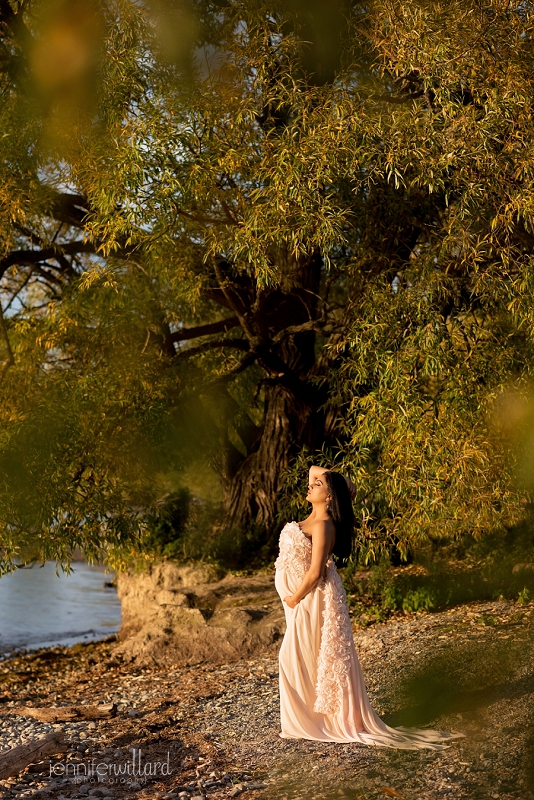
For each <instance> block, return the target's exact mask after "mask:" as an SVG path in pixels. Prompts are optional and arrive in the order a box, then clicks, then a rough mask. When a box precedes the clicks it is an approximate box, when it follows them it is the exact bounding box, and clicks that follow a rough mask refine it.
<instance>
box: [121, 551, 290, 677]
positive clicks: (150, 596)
mask: <svg viewBox="0 0 534 800" xmlns="http://www.w3.org/2000/svg"><path fill="white" fill-rule="evenodd" d="M117 589H118V593H119V597H120V599H121V603H122V618H123V624H122V627H121V630H120V636H119V638H120V645H119V648H118V650H117V653H118V654H119V653H120V655H121V657H122V658H123V659H124V660H125V661H135V663H136V664H138V665H154V666H172V665H186V664H194V663H198V662H201V661H202V662H206V661H211V662H213V663H225V662H230V661H237V660H239V659H240V658H250V657H252V656H253V655H254V656H258V655H259V654H260V653H261V654H264V655H276V653H277V652H278V646H279V643H280V639H281V637H282V635H283V633H284V631H285V619H284V612H283V609H282V606H281V603H280V599H279V597H278V594H277V593H276V590H275V588H274V576H273V574H272V570H271V571H270V572H269V573H266V574H262V573H261V572H256V573H254V574H250V575H246V574H241V575H234V574H232V573H229V572H225V571H224V570H222V569H219V568H217V567H213V566H211V565H195V566H179V565H178V564H175V563H173V562H172V561H169V562H164V563H159V564H157V565H155V566H153V567H151V568H149V569H148V570H147V571H146V572H142V573H139V574H136V573H134V572H130V573H123V574H120V575H119V576H118V578H117Z"/></svg>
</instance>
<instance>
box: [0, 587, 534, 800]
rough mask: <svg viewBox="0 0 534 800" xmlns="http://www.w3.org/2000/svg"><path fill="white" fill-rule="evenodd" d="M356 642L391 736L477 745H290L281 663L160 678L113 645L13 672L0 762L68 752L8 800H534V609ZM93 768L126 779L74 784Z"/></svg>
mask: <svg viewBox="0 0 534 800" xmlns="http://www.w3.org/2000/svg"><path fill="white" fill-rule="evenodd" d="M355 638H356V645H357V649H358V653H359V655H360V660H361V663H362V667H363V670H364V673H365V676H366V681H367V686H368V689H369V693H370V695H371V699H372V702H373V705H374V707H375V709H376V710H377V711H378V712H379V713H380V714H381V715H382V716H383V717H384V718H385V720H386V721H387V722H388V723H389V724H393V725H397V724H399V725H400V724H402V725H413V726H419V727H424V726H429V727H432V728H439V729H443V730H455V731H462V732H464V733H465V738H464V739H459V740H458V741H456V742H455V743H454V744H453V745H452V746H451V747H450V748H449V749H447V750H444V751H440V752H435V751H428V750H427V751H405V750H403V751H395V750H391V749H388V748H369V747H364V746H361V745H358V744H356V743H350V744H337V743H322V742H309V741H302V740H287V739H280V738H279V736H278V733H279V717H278V713H279V707H278V663H277V658H276V657H273V656H272V655H270V656H261V657H258V658H255V659H248V660H246V661H239V662H237V663H231V664H225V665H223V666H220V665H219V666H214V665H212V664H210V665H200V666H198V665H197V666H183V667H179V668H173V669H166V670H164V671H163V670H161V669H158V668H157V667H143V668H141V667H136V666H135V664H132V663H128V664H127V663H125V662H123V661H122V660H121V659H120V657H119V655H118V650H117V644H116V643H115V642H114V641H107V642H104V643H98V644H94V643H93V644H87V645H77V646H75V647H73V648H69V649H64V648H52V649H50V650H43V651H40V652H37V653H33V654H26V655H22V656H17V657H15V658H11V659H8V660H5V661H4V662H1V663H0V750H4V749H7V748H9V747H12V746H14V745H16V744H20V743H23V742H25V741H29V740H31V739H33V738H37V737H38V736H40V735H43V734H44V733H45V732H47V731H48V730H52V729H54V728H56V729H59V730H62V731H64V732H65V734H66V739H67V741H68V742H69V750H68V752H67V753H65V754H64V755H60V756H58V757H57V758H56V757H55V758H53V759H52V760H51V762H50V763H46V764H41V765H35V766H33V767H31V768H30V769H29V770H27V771H26V772H25V773H22V774H21V775H19V776H18V777H17V778H13V779H9V780H7V781H3V782H0V796H1V797H5V798H29V797H36V798H43V799H44V798H58V799H59V800H63V798H76V797H79V798H81V797H85V798H87V797H91V796H97V797H98V796H100V797H104V796H108V797H115V798H138V800H144V799H145V798H158V797H161V798H164V797H181V798H184V799H185V798H188V800H189V798H208V800H209V798H214V799H215V798H227V797H235V796H237V795H240V794H242V793H243V794H244V796H245V797H247V796H249V797H252V796H257V797H258V798H262V800H275V799H276V800H284V799H285V798H287V800H297V798H302V800H303V799H304V798H306V800H326V799H327V798H339V797H346V798H369V800H370V799H371V798H384V797H397V798H406V800H430V799H431V798H432V799H433V800H437V798H480V800H487V799H488V798H499V800H507V799H508V798H518V799H520V800H531V799H532V798H534V703H533V693H534V675H533V673H534V661H533V658H532V656H533V649H534V604H532V603H531V604H530V605H526V606H518V605H517V604H514V603H511V602H507V601H501V602H495V603H491V604H489V603H477V604H470V605H468V606H462V607H459V608H455V609H452V610H448V611H445V612H441V613H435V614H429V613H420V614H413V615H409V616H405V617H402V618H399V619H395V620H393V621H390V622H388V623H384V624H375V625H373V626H371V627H369V628H366V629H364V630H359V629H357V628H355ZM110 701H114V702H116V703H117V705H118V714H117V716H116V717H115V718H114V719H111V720H102V721H97V722H89V723H87V722H85V723H84V722H78V723H71V724H62V725H57V726H49V725H45V724H42V723H39V722H36V721H34V720H32V719H30V718H27V717H23V716H19V715H17V708H19V707H21V706H22V705H35V706H51V705H71V704H77V705H79V704H82V703H91V704H94V703H106V702H110ZM132 750H133V751H135V774H133V772H132V765H133V761H132V759H133V757H134V756H133V754H132ZM139 752H141V759H140V761H139ZM139 763H140V764H141V769H139ZM91 764H93V770H94V769H95V767H96V765H97V764H106V765H107V766H106V767H105V769H107V770H108V772H111V773H112V775H113V777H112V778H109V777H108V779H107V780H106V781H105V782H96V781H95V780H93V781H77V780H76V779H75V778H74V777H73V772H74V771H75V770H76V769H77V770H78V774H79V775H80V774H83V773H84V772H87V771H90V770H91ZM156 764H159V767H158V766H156ZM76 765H78V766H77V767H76ZM146 765H148V767H146ZM162 765H163V766H162ZM145 767H146V769H147V771H152V772H154V771H156V772H157V774H156V775H153V776H150V775H145V774H144V771H145ZM128 768H129V769H130V772H129V773H128V772H127V770H128ZM121 770H123V772H122V774H121ZM65 771H67V775H65ZM115 772H119V775H117V776H115V774H114V773H115ZM139 772H141V774H139ZM165 772H168V773H169V774H162V773H165Z"/></svg>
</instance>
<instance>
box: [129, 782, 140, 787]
mask: <svg viewBox="0 0 534 800" xmlns="http://www.w3.org/2000/svg"><path fill="white" fill-rule="evenodd" d="M140 788H141V784H140V783H137V781H132V782H131V783H129V784H128V789H140Z"/></svg>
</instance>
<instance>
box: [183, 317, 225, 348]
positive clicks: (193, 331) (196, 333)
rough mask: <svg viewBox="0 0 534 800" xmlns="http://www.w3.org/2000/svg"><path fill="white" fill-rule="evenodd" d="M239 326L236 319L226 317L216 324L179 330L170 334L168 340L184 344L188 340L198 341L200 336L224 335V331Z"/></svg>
mask: <svg viewBox="0 0 534 800" xmlns="http://www.w3.org/2000/svg"><path fill="white" fill-rule="evenodd" d="M239 324H240V323H239V320H238V318H237V317H228V318H227V319H221V320H219V321H218V322H210V323H208V324H206V325H197V326H196V327H195V328H181V329H180V330H179V331H175V332H174V333H171V335H170V337H169V338H170V340H171V342H184V341H188V340H189V339H198V338H200V337H201V336H210V335H211V334H213V333H226V331H229V330H230V329H231V328H236V327H237V326H238V325H239Z"/></svg>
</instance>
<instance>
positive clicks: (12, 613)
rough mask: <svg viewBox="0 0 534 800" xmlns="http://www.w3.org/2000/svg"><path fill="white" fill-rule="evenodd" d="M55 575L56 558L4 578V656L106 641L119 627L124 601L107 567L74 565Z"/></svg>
mask: <svg viewBox="0 0 534 800" xmlns="http://www.w3.org/2000/svg"><path fill="white" fill-rule="evenodd" d="M72 568H73V571H72V573H71V574H70V575H65V574H64V573H62V572H61V571H60V573H59V576H58V575H56V565H55V562H47V563H46V564H45V565H44V566H43V567H41V566H34V567H24V568H21V569H18V570H16V572H14V573H12V574H10V575H4V576H3V577H2V578H0V656H1V655H2V654H4V653H6V652H9V651H12V650H14V649H21V648H24V649H32V650H33V649H36V648H38V647H52V646H53V645H59V644H65V645H71V644H75V643H76V642H87V641H91V640H94V639H104V638H105V637H106V636H110V635H111V634H114V633H116V632H117V631H118V629H119V626H120V624H121V604H120V601H119V599H118V597H117V592H116V590H115V588H113V587H107V586H105V583H106V582H109V581H110V580H111V579H112V576H111V575H110V574H109V573H106V572H105V571H104V567H98V566H89V565H88V564H85V563H84V562H76V563H74V564H73V567H72Z"/></svg>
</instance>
